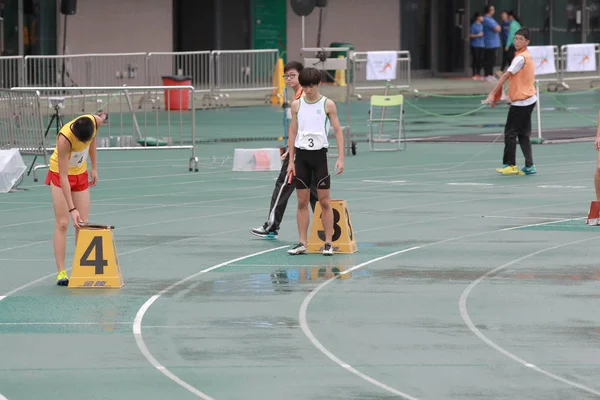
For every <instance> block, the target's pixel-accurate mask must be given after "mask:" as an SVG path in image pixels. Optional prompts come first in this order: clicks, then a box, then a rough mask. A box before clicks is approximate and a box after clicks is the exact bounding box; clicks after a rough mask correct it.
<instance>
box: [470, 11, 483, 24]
mask: <svg viewBox="0 0 600 400" xmlns="http://www.w3.org/2000/svg"><path fill="white" fill-rule="evenodd" d="M479 17H481V13H480V12H479V11H475V14H473V19H472V20H471V23H472V24H473V23H475V21H477V18H479Z"/></svg>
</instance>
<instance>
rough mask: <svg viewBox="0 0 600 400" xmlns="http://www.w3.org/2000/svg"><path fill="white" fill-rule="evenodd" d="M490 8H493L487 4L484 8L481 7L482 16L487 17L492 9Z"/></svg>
mask: <svg viewBox="0 0 600 400" xmlns="http://www.w3.org/2000/svg"><path fill="white" fill-rule="evenodd" d="M492 7H494V6H493V5H491V4H488V5H486V6H485V7H483V14H484V15H487V14H488V13H489V12H490V10H491V9H492Z"/></svg>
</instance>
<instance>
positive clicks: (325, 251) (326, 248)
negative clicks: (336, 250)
mask: <svg viewBox="0 0 600 400" xmlns="http://www.w3.org/2000/svg"><path fill="white" fill-rule="evenodd" d="M323 255H324V256H332V255H333V246H332V245H331V244H330V243H325V246H323Z"/></svg>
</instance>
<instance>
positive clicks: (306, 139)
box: [299, 132, 325, 150]
mask: <svg viewBox="0 0 600 400" xmlns="http://www.w3.org/2000/svg"><path fill="white" fill-rule="evenodd" d="M299 135H300V140H299V144H300V148H302V149H308V150H320V149H322V148H323V147H324V146H325V138H324V137H323V133H321V132H301V133H300V134H299Z"/></svg>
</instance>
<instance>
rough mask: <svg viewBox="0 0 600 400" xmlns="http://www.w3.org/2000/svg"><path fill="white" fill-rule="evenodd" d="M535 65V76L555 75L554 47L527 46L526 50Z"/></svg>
mask: <svg viewBox="0 0 600 400" xmlns="http://www.w3.org/2000/svg"><path fill="white" fill-rule="evenodd" d="M527 49H528V50H529V53H530V54H531V57H532V58H533V62H534V63H535V75H536V76H538V75H549V74H556V60H555V58H554V51H555V49H556V46H529V47H528V48H527Z"/></svg>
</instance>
